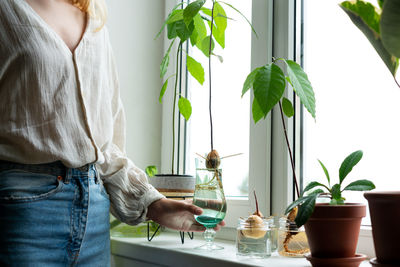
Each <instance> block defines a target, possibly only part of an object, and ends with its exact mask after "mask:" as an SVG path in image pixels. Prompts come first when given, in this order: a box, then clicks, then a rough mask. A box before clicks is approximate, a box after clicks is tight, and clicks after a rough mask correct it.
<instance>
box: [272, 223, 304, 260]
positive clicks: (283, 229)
mask: <svg viewBox="0 0 400 267" xmlns="http://www.w3.org/2000/svg"><path fill="white" fill-rule="evenodd" d="M309 252H310V248H309V246H308V242H307V236H306V232H305V230H304V227H300V228H298V227H297V225H296V223H295V222H291V221H289V220H288V219H287V218H286V217H281V218H280V219H279V230H278V253H279V255H281V256H285V257H303V256H304V255H305V254H307V253H309Z"/></svg>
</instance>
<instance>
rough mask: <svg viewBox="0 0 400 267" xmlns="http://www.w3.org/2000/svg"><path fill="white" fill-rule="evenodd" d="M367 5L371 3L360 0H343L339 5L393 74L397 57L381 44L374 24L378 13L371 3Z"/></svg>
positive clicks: (376, 22)
mask: <svg viewBox="0 0 400 267" xmlns="http://www.w3.org/2000/svg"><path fill="white" fill-rule="evenodd" d="M369 5H371V4H368V3H367V4H366V3H364V2H362V1H356V2H352V1H345V2H343V3H341V4H340V7H341V8H342V9H343V10H344V11H345V12H346V14H347V15H348V16H349V18H350V19H351V21H352V22H353V23H354V25H356V26H357V27H358V29H359V30H360V31H361V32H362V33H364V35H365V37H367V39H368V40H369V42H370V43H371V45H372V46H373V47H374V48H375V50H376V52H377V53H378V54H379V56H380V57H381V59H382V60H383V62H384V63H385V65H386V67H387V68H388V69H389V71H390V73H392V75H393V76H394V75H395V74H396V71H397V68H398V66H399V59H398V58H396V57H395V56H392V55H391V54H390V52H388V50H387V49H386V48H385V46H384V45H383V43H382V39H381V36H380V34H379V27H377V26H376V25H379V14H378V13H377V12H376V10H375V8H374V7H373V6H372V5H371V6H372V7H371V6H369ZM368 6H369V7H368ZM368 13H370V14H368Z"/></svg>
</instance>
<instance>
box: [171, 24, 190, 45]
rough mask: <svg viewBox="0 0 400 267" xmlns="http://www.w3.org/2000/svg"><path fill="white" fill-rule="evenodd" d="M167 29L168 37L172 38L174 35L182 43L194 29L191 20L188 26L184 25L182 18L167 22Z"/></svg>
mask: <svg viewBox="0 0 400 267" xmlns="http://www.w3.org/2000/svg"><path fill="white" fill-rule="evenodd" d="M167 29H168V39H174V38H176V37H179V39H180V40H181V42H182V43H183V42H184V41H186V40H187V39H188V38H189V37H190V35H191V34H192V32H193V30H194V23H193V21H192V22H191V23H190V24H189V26H186V24H185V22H183V20H178V21H175V22H172V23H170V24H168V25H167Z"/></svg>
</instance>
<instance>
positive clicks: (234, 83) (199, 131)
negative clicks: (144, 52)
mask: <svg viewBox="0 0 400 267" xmlns="http://www.w3.org/2000/svg"><path fill="white" fill-rule="evenodd" d="M226 2H228V3H230V4H232V5H233V6H234V7H236V8H237V9H239V10H240V11H241V12H242V13H243V14H244V15H245V16H246V17H247V18H248V19H249V20H250V21H251V6H252V3H251V2H252V1H240V0H230V1H226ZM209 4H211V2H210V3H209ZM207 7H209V8H211V6H207ZM223 8H224V9H225V11H226V14H227V16H228V17H229V18H233V20H231V19H229V20H228V27H227V29H226V35H225V49H221V47H220V46H219V45H218V44H216V45H215V47H216V48H215V50H214V53H215V54H217V55H219V56H222V57H223V63H221V62H220V61H219V59H218V58H217V57H215V56H213V57H212V67H211V68H212V119H213V131H214V149H216V150H217V151H218V152H219V154H220V156H221V157H225V156H229V155H232V154H237V153H243V154H241V155H239V156H234V157H229V158H225V159H222V163H221V168H222V179H223V183H224V190H225V194H226V195H227V196H247V195H248V190H249V189H248V176H249V133H250V130H249V127H250V97H249V94H247V95H245V96H244V97H243V98H241V97H240V96H241V91H242V86H243V82H244V80H245V79H246V76H247V74H248V73H249V72H250V63H251V62H250V60H251V28H250V27H249V25H248V24H247V23H246V21H244V20H243V18H242V17H240V16H239V15H238V14H237V13H236V12H235V11H233V10H232V9H231V8H229V7H227V6H226V5H223ZM189 53H190V55H191V56H192V57H194V58H195V59H196V60H197V61H199V62H200V63H201V64H202V65H203V67H204V69H205V82H204V84H203V86H201V85H200V84H199V83H198V82H197V81H196V80H195V79H193V78H190V79H189V82H188V87H189V91H190V99H191V102H192V109H193V113H192V117H191V119H190V120H189V123H188V146H187V149H188V151H187V157H188V160H187V167H188V173H192V174H193V173H195V164H194V163H195V158H196V157H198V156H197V155H196V153H198V154H200V155H203V156H205V155H206V154H207V153H208V152H210V151H211V144H210V120H209V119H210V118H209V112H208V109H209V106H208V99H209V83H208V82H209V75H208V58H206V57H205V56H204V55H203V53H202V52H200V51H199V50H198V49H190V50H189Z"/></svg>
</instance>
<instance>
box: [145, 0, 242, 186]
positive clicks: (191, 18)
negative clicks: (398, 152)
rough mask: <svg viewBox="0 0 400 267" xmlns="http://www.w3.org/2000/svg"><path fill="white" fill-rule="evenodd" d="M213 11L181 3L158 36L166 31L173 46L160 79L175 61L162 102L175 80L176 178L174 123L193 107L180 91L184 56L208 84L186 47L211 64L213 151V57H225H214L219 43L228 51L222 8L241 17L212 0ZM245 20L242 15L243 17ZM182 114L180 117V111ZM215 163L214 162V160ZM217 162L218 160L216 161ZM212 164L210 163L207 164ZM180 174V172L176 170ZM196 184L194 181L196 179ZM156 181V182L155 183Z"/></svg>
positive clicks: (199, 4)
mask: <svg viewBox="0 0 400 267" xmlns="http://www.w3.org/2000/svg"><path fill="white" fill-rule="evenodd" d="M211 2H212V8H207V7H205V6H204V5H205V3H206V0H197V1H193V2H191V3H190V4H186V2H184V1H182V3H180V4H178V5H176V6H175V7H174V8H173V9H172V10H171V12H170V14H169V15H168V17H167V19H166V21H165V22H164V25H163V27H162V28H161V30H160V32H159V33H158V34H157V36H156V37H158V36H159V35H160V34H161V33H162V32H163V30H164V29H165V28H166V30H167V38H168V39H169V40H170V45H169V47H168V49H167V51H166V54H165V56H164V58H163V60H162V62H161V64H160V77H161V78H164V77H165V75H166V73H167V70H168V67H169V62H170V54H171V53H174V54H175V55H174V57H176V66H175V73H174V74H172V75H171V76H169V77H167V78H165V79H164V80H165V81H164V84H163V85H162V88H161V91H160V96H159V102H160V103H161V102H162V99H163V97H164V94H165V92H166V90H167V89H168V83H169V80H170V79H171V78H175V81H174V88H173V105H172V155H171V173H172V175H174V174H175V148H176V146H177V144H176V135H175V119H176V117H179V116H180V115H182V116H183V118H184V119H185V120H189V118H190V116H191V113H192V107H191V103H190V101H189V99H186V98H185V97H183V96H182V95H181V94H180V93H179V91H180V90H178V89H179V86H180V85H181V84H182V76H181V75H180V72H179V69H178V61H180V60H181V61H182V58H183V55H185V56H186V60H185V63H186V66H185V67H186V68H187V70H188V73H189V74H190V75H191V76H192V77H193V78H194V79H196V80H197V81H198V82H199V83H200V85H203V83H204V80H205V71H204V68H203V66H202V65H201V64H200V63H199V62H198V61H197V60H196V59H195V58H193V57H191V56H189V55H188V51H185V50H184V49H183V47H185V45H184V44H185V43H186V42H189V43H190V44H191V47H192V48H193V49H199V50H200V51H201V52H202V53H203V54H204V56H206V57H208V60H209V86H210V98H209V110H210V124H211V148H212V149H211V150H213V128H212V115H211V85H212V83H211V58H212V56H215V57H217V58H218V59H220V60H222V57H221V56H219V55H216V54H214V52H213V51H214V48H215V45H216V43H217V44H219V45H220V46H221V48H225V30H226V28H227V26H228V19H229V18H228V17H227V15H226V12H225V10H224V8H223V7H222V5H225V6H228V7H230V8H232V9H233V10H234V11H236V12H238V13H239V14H240V15H242V13H241V12H240V11H239V10H237V9H236V8H235V7H233V6H232V5H230V4H228V3H226V2H223V1H215V0H212V1H211ZM242 16H243V15H242ZM174 44H178V46H177V48H176V50H173V45H174ZM177 107H178V111H179V114H180V115H178V114H177V113H178V111H177V109H176V108H177ZM213 159H214V158H213ZM216 160H217V161H218V160H219V157H218V159H216ZM208 162H209V161H208ZM156 172H157V171H156V168H155V166H149V167H148V168H147V173H148V174H149V176H151V175H152V174H154V173H156ZM177 173H178V174H179V170H177ZM193 180H194V179H193ZM152 181H154V179H153V180H152Z"/></svg>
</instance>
